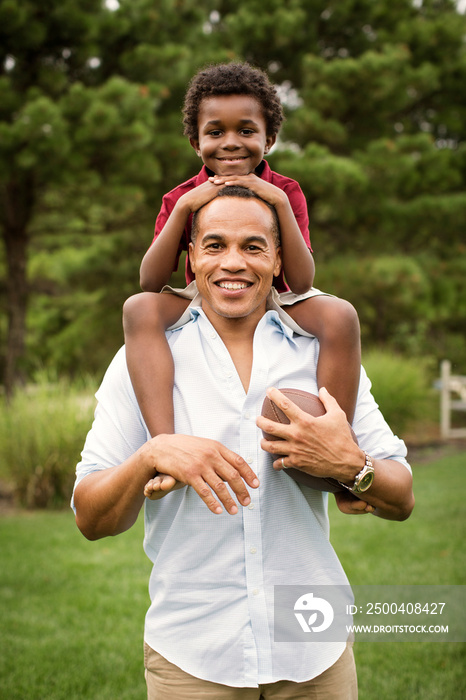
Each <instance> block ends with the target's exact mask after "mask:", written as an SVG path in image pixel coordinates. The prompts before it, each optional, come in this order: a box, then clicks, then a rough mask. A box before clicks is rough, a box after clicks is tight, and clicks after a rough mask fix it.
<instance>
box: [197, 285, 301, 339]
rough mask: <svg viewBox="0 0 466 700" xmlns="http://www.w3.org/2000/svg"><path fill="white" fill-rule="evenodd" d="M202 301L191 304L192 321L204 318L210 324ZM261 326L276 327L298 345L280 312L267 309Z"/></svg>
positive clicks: (198, 298) (198, 299) (199, 299)
mask: <svg viewBox="0 0 466 700" xmlns="http://www.w3.org/2000/svg"><path fill="white" fill-rule="evenodd" d="M269 298H271V297H269ZM201 301H202V300H201V298H200V296H198V297H197V298H196V299H194V301H193V302H191V305H190V307H189V312H190V314H191V320H192V321H193V323H197V322H198V321H199V318H200V317H201V316H202V317H203V318H204V319H205V320H206V321H207V322H208V323H209V324H210V321H209V319H208V318H207V316H206V315H205V313H204V311H203V309H202V306H201ZM260 325H270V326H275V327H276V328H277V329H278V330H279V331H280V333H282V334H283V335H284V336H285V337H286V338H288V340H289V341H290V342H292V343H293V344H294V345H296V341H295V339H294V332H293V330H292V329H291V328H290V327H289V326H287V325H286V323H283V321H282V319H281V318H280V316H279V315H278V312H277V311H275V309H267V311H266V312H265V314H264V316H263V317H262V319H261V320H260V321H259V324H258V327H259V326H260Z"/></svg>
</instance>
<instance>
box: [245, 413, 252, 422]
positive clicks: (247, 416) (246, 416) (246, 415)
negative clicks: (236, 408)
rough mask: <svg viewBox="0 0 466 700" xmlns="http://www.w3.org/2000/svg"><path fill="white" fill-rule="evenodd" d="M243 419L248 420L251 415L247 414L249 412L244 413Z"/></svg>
mask: <svg viewBox="0 0 466 700" xmlns="http://www.w3.org/2000/svg"><path fill="white" fill-rule="evenodd" d="M244 417H245V418H246V420H249V419H250V417H251V414H250V413H249V411H246V413H245V414H244Z"/></svg>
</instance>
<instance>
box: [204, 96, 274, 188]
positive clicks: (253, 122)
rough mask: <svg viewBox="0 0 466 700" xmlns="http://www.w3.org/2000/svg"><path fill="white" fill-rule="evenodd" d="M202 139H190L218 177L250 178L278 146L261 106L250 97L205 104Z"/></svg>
mask: <svg viewBox="0 0 466 700" xmlns="http://www.w3.org/2000/svg"><path fill="white" fill-rule="evenodd" d="M198 130H199V132H198V134H199V135H198V139H190V143H191V146H192V147H193V148H194V149H195V151H196V153H197V154H198V156H200V157H201V158H202V160H203V162H204V165H206V167H207V168H209V170H212V171H213V172H214V173H215V174H216V175H219V176H222V175H248V174H249V173H251V172H254V170H255V169H256V168H257V166H258V165H259V163H260V162H261V160H262V158H263V157H264V154H266V153H268V151H269V149H270V148H271V147H272V146H273V144H274V143H275V138H276V137H275V136H268V135H267V126H266V122H265V118H264V116H263V114H262V108H261V105H260V103H259V102H258V101H257V100H256V99H254V97H250V96H249V95H224V96H223V95H222V96H221V97H208V98H206V99H204V100H202V102H201V105H200V109H199V117H198Z"/></svg>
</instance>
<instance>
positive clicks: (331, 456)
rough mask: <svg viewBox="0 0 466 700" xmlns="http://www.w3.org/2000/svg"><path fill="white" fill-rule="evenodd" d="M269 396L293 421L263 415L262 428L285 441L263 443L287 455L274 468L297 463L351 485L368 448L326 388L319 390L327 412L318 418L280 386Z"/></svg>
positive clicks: (266, 441)
mask: <svg viewBox="0 0 466 700" xmlns="http://www.w3.org/2000/svg"><path fill="white" fill-rule="evenodd" d="M267 396H268V397H269V398H270V399H271V400H272V401H273V402H274V403H275V404H277V406H278V407H279V408H280V409H281V410H282V411H283V412H284V413H285V415H286V416H287V417H288V418H289V420H290V424H289V425H284V424H282V423H276V422H274V421H271V420H268V419H266V418H264V417H263V416H260V417H259V418H258V419H257V425H258V426H259V428H261V429H262V430H264V431H265V432H267V433H270V434H272V435H274V436H276V437H277V438H281V441H275V440H265V439H263V440H262V442H261V447H262V449H263V450H265V451H266V452H270V453H271V454H279V455H284V457H283V460H282V458H279V459H277V460H276V461H275V462H274V463H273V467H274V469H282V468H283V467H285V468H286V467H294V468H295V469H301V470H302V471H303V472H306V473H308V474H312V475H313V476H319V477H333V478H334V479H338V481H342V482H343V483H345V484H347V485H348V486H350V485H352V484H353V482H354V478H355V476H356V474H358V473H359V472H360V471H361V469H362V468H363V466H364V459H365V458H364V452H363V451H362V450H361V449H360V448H359V447H358V446H357V444H356V443H355V442H354V440H353V438H352V436H351V432H350V429H349V426H348V422H347V420H346V416H345V413H344V411H342V409H341V408H340V407H339V405H338V403H337V402H336V401H335V399H334V398H333V397H332V396H330V394H329V393H328V391H327V390H326V389H321V390H320V391H319V397H320V399H321V401H322V403H323V404H324V407H325V409H326V413H325V415H323V416H319V417H318V418H314V417H313V416H310V415H309V414H308V413H305V412H304V411H302V410H301V409H300V408H298V407H297V406H296V405H295V404H294V403H293V402H292V401H290V400H289V399H287V398H286V397H285V396H284V395H283V394H282V393H281V392H280V391H279V390H278V389H274V388H272V389H269V390H268V391H267Z"/></svg>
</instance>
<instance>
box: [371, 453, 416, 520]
mask: <svg viewBox="0 0 466 700" xmlns="http://www.w3.org/2000/svg"><path fill="white" fill-rule="evenodd" d="M373 464H374V481H373V482H372V485H371V487H370V488H369V489H368V490H367V491H365V492H364V493H362V494H361V498H362V499H363V500H364V501H366V502H367V503H369V504H370V505H372V506H374V508H375V511H374V513H373V514H374V515H377V516H378V517H379V518H384V519H386V520H406V518H408V517H409V516H410V514H411V511H412V510H413V508H414V496H413V491H412V482H413V479H412V476H411V473H410V472H409V470H408V469H407V468H406V467H405V466H404V465H403V464H401V463H400V462H397V461H396V460H393V459H375V460H373Z"/></svg>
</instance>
